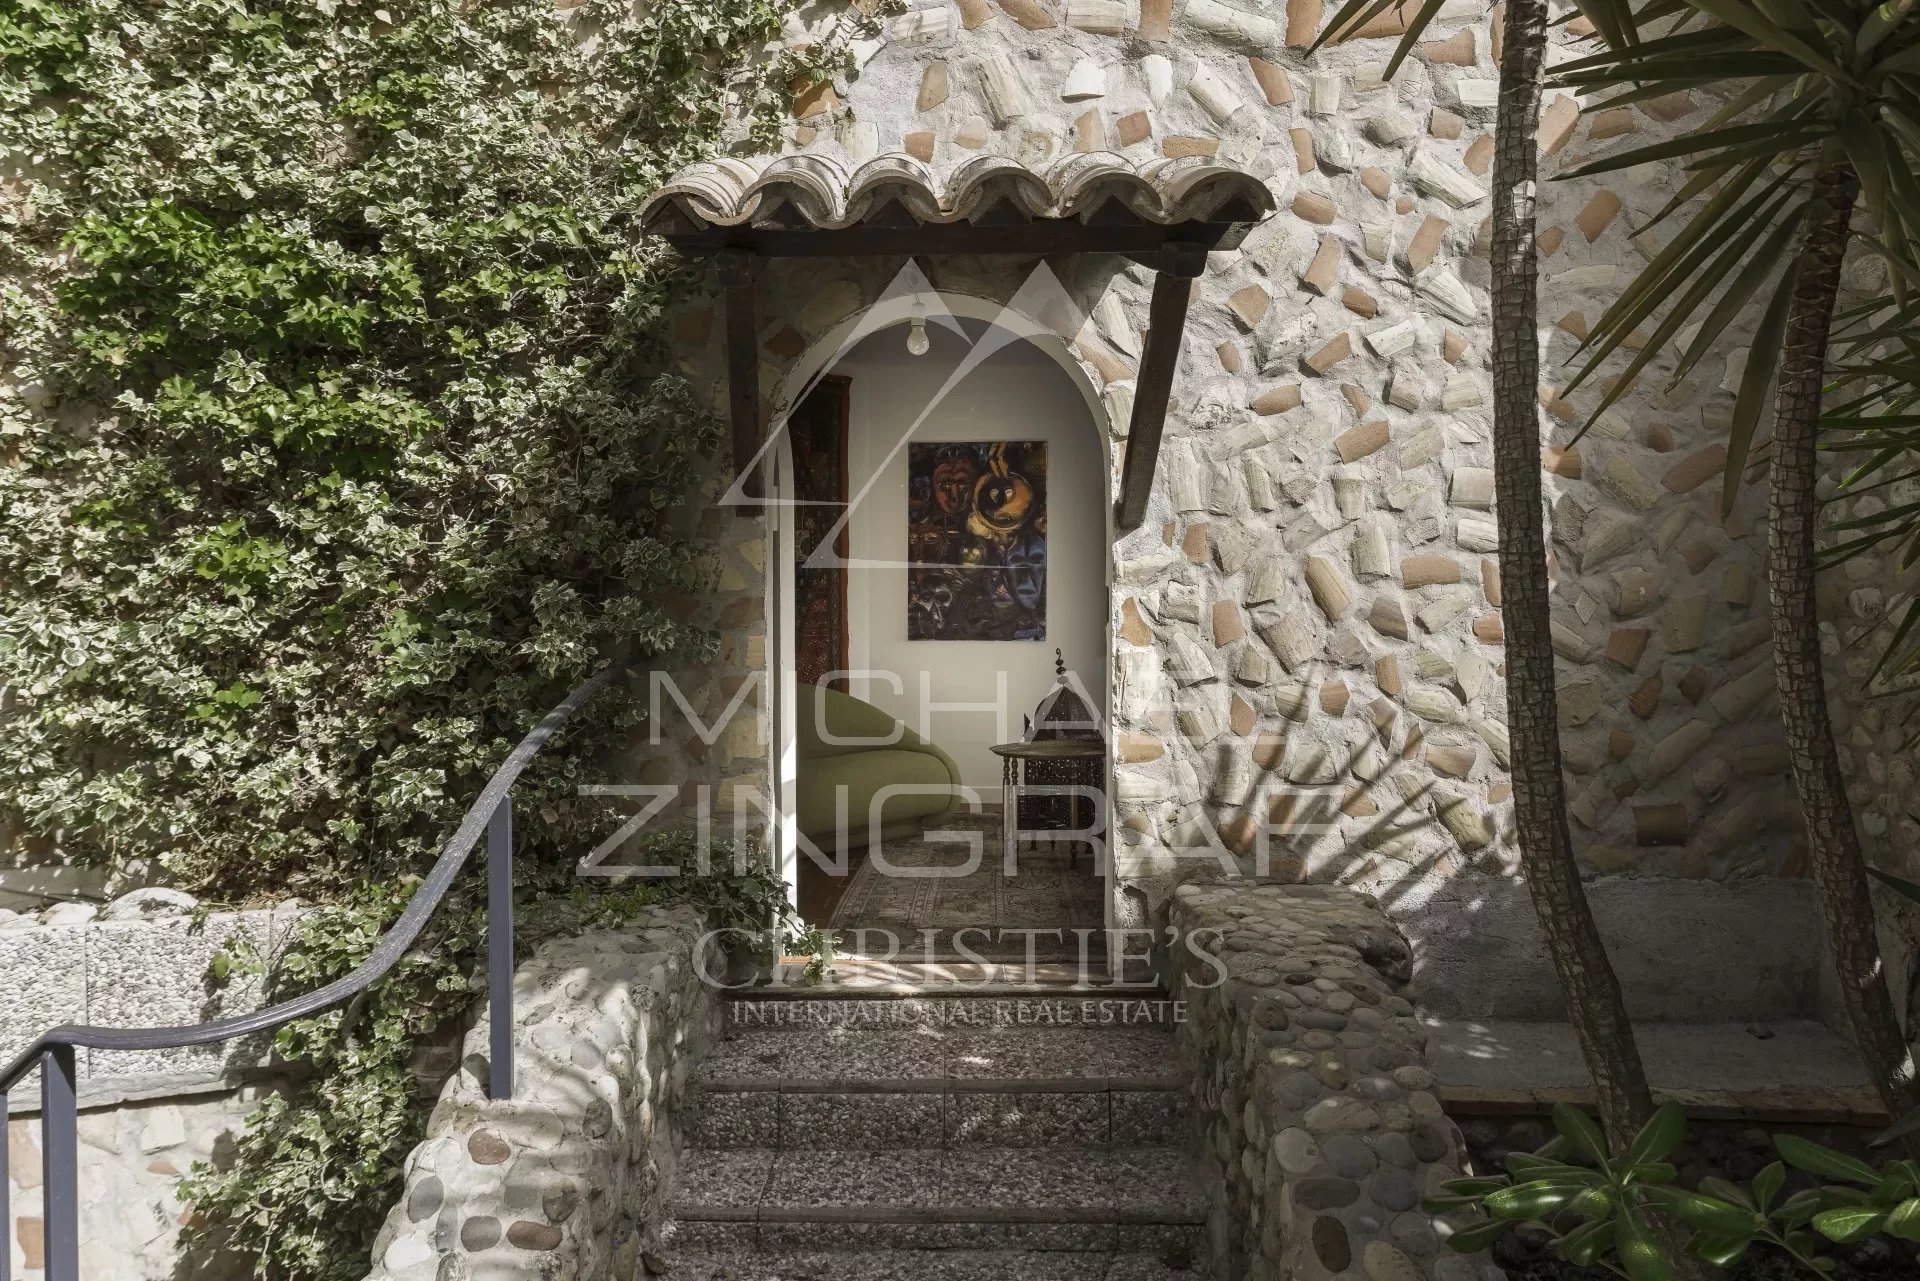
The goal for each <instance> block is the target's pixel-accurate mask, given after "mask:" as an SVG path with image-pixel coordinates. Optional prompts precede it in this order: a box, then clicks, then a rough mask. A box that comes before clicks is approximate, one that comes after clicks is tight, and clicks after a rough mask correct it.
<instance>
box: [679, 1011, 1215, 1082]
mask: <svg viewBox="0 0 1920 1281" xmlns="http://www.w3.org/2000/svg"><path fill="white" fill-rule="evenodd" d="M1183 1079H1184V1078H1183V1076H1182V1074H1181V1070H1180V1064H1179V1061H1178V1049H1177V1042H1176V1041H1175V1040H1174V1037H1173V1035H1172V1033H1171V1030H1170V1029H1169V1028H1167V1027H1165V1026H1159V1025H1148V1026H1144V1027H1062V1028H1056V1029H1054V1030H1052V1031H1046V1032H1035V1031H1032V1030H1030V1029H1027V1028H1023V1027H1005V1028H998V1027H989V1028H980V1027H973V1026H966V1027H960V1026H953V1025H948V1026H936V1025H931V1024H921V1025H915V1026H907V1027H893V1028H875V1029H872V1030H866V1031H862V1030H855V1029H853V1028H848V1027H824V1028H815V1029H813V1030H811V1031H807V1032H793V1031H769V1030H767V1029H765V1028H739V1027H733V1028H728V1029H725V1030H723V1032H722V1033H721V1037H720V1040H719V1041H718V1042H717V1043H716V1044H715V1045H714V1047H713V1048H712V1050H711V1051H709V1052H708V1054H707V1058H706V1061H705V1062H704V1063H702V1064H701V1066H700V1068H699V1069H698V1071H697V1073H696V1080H697V1081H699V1082H700V1083H701V1084H703V1085H706V1086H709V1087H714V1088H721V1089H745V1088H756V1087H757V1088H760V1089H769V1088H773V1087H781V1088H787V1087H799V1088H803V1089H809V1090H826V1089H834V1088H840V1089H848V1088H851V1089H860V1088H862V1087H863V1086H867V1087H886V1088H898V1084H897V1083H902V1082H907V1083H916V1082H917V1083H921V1085H920V1088H928V1089H931V1088H935V1087H936V1085H937V1084H938V1083H942V1082H950V1081H951V1082H964V1081H1027V1082H1051V1081H1061V1082H1072V1083H1074V1084H1075V1085H1084V1084H1086V1083H1089V1082H1103V1083H1105V1084H1106V1086H1107V1088H1113V1086H1114V1085H1115V1084H1116V1083H1117V1084H1120V1085H1122V1086H1124V1087H1126V1088H1136V1089H1137V1088H1175V1087H1177V1086H1178V1085H1179V1084H1180V1082H1181V1081H1182V1080H1183ZM1032 1088H1035V1089H1037V1088H1040V1087H1039V1086H1038V1085H1037V1084H1036V1085H1034V1086H1033V1087H1032ZM1067 1088H1072V1087H1071V1086H1069V1087H1067Z"/></svg>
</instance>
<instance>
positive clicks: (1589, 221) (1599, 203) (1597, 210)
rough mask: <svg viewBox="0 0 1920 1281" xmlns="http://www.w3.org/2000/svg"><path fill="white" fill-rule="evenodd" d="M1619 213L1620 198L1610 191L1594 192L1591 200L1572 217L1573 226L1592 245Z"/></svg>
mask: <svg viewBox="0 0 1920 1281" xmlns="http://www.w3.org/2000/svg"><path fill="white" fill-rule="evenodd" d="M1619 213H1620V197H1618V196H1616V195H1614V194H1613V193H1612V192H1611V191H1596V192H1594V193H1593V198H1592V199H1591V200H1589V201H1587V203H1586V204H1585V206H1583V207H1582V208H1581V210H1580V212H1579V213H1577V214H1575V215H1574V217H1573V225H1574V226H1576V227H1578V228H1580V234H1581V235H1583V236H1585V237H1586V238H1587V243H1588V244H1592V243H1593V242H1594V241H1596V240H1598V239H1599V238H1600V235H1601V233H1602V232H1604V231H1606V229H1607V228H1608V227H1609V226H1611V225H1612V224H1613V220H1614V219H1615V218H1616V217H1618V216H1619Z"/></svg>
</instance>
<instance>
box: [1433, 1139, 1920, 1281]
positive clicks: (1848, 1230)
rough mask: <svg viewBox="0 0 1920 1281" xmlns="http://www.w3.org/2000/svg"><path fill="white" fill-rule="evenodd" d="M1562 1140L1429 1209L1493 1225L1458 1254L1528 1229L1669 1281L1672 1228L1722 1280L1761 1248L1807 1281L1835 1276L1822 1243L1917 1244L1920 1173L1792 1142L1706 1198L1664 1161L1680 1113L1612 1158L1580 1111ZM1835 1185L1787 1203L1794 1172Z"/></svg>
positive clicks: (1590, 1263) (1674, 1143)
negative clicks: (1743, 1180) (1661, 1229)
mask: <svg viewBox="0 0 1920 1281" xmlns="http://www.w3.org/2000/svg"><path fill="white" fill-rule="evenodd" d="M1553 1124H1554V1129H1555V1130H1556V1131H1557V1133H1556V1134H1555V1135H1554V1137H1553V1138H1552V1139H1551V1140H1549V1141H1548V1142H1547V1144H1546V1145H1545V1146H1544V1147H1542V1148H1541V1149H1540V1150H1539V1151H1537V1152H1533V1153H1521V1152H1515V1153H1512V1154H1510V1155H1509V1156H1508V1157H1507V1168H1506V1171H1505V1172H1504V1173H1501V1174H1493V1175H1489V1176H1487V1177H1483V1178H1471V1179H1453V1180H1450V1181H1448V1182H1447V1183H1445V1184H1443V1185H1442V1195H1440V1196H1437V1197H1430V1198H1428V1200H1427V1201H1426V1203H1425V1206H1426V1209H1427V1211H1428V1213H1430V1214H1454V1213H1459V1212H1462V1211H1466V1212H1475V1213H1478V1214H1481V1215H1484V1216H1485V1217H1484V1218H1483V1219H1481V1220H1480V1221H1478V1222H1472V1223H1469V1224H1467V1225H1466V1226H1465V1227H1463V1228H1461V1229H1460V1230H1459V1231H1457V1232H1455V1233H1454V1234H1453V1235H1452V1236H1451V1237H1450V1238H1449V1239H1448V1243H1449V1244H1450V1245H1451V1246H1452V1247H1453V1248H1454V1249H1456V1250H1460V1251H1463V1252H1470V1251H1474V1250H1481V1249H1485V1248H1486V1247H1487V1246H1489V1245H1491V1244H1492V1243H1493V1242H1494V1241H1495V1240H1497V1239H1499V1238H1500V1237H1501V1236H1504V1235H1505V1234H1506V1233H1508V1232H1510V1231H1513V1230H1515V1229H1518V1228H1521V1227H1528V1228H1534V1229H1538V1230H1541V1231H1544V1232H1546V1233H1547V1234H1549V1235H1550V1236H1551V1237H1552V1238H1553V1242H1554V1253H1555V1254H1557V1255H1558V1256H1559V1257H1560V1258H1561V1259H1562V1260H1564V1261H1566V1262H1568V1263H1571V1264H1573V1265H1574V1266H1576V1267H1583V1268H1584V1267H1594V1266H1598V1267H1602V1268H1605V1269H1606V1270H1607V1271H1609V1272H1613V1273H1615V1274H1617V1275H1619V1276H1621V1277H1624V1278H1627V1281H1667V1279H1668V1278H1669V1277H1670V1276H1672V1275H1673V1271H1674V1269H1673V1260H1672V1258H1671V1257H1670V1256H1669V1254H1668V1252H1667V1250H1668V1247H1667V1246H1666V1245H1665V1244H1664V1243H1663V1238H1662V1236H1661V1235H1660V1234H1659V1233H1658V1232H1656V1231H1654V1230H1653V1225H1654V1224H1655V1223H1656V1222H1658V1221H1660V1220H1662V1219H1664V1220H1666V1221H1668V1222H1670V1223H1673V1224H1675V1225H1677V1226H1679V1227H1683V1228H1684V1229H1687V1230H1688V1231H1687V1232H1685V1233H1682V1234H1681V1235H1684V1236H1686V1243H1685V1247H1684V1248H1685V1250H1686V1252H1687V1254H1689V1255H1691V1256H1693V1257H1694V1258H1697V1259H1700V1260H1703V1261H1704V1262H1706V1263H1709V1264H1711V1265H1713V1266H1714V1267H1716V1268H1728V1267H1732V1266H1733V1265H1734V1264H1735V1263H1737V1262H1738V1261H1739V1260H1740V1259H1741V1258H1742V1257H1743V1256H1744V1255H1745V1254H1746V1253H1747V1251H1748V1250H1749V1249H1751V1248H1752V1247H1753V1245H1755V1244H1756V1243H1764V1244H1766V1245H1769V1246H1771V1247H1773V1248H1775V1249H1777V1250H1779V1251H1781V1252H1782V1253H1784V1254H1785V1255H1786V1256H1787V1257H1788V1258H1790V1259H1792V1260H1793V1261H1794V1262H1795V1263H1796V1264H1798V1265H1799V1266H1800V1267H1801V1268H1802V1269H1804V1270H1805V1271H1806V1272H1807V1273H1808V1274H1809V1275H1810V1276H1813V1277H1816V1278H1817V1277H1820V1276H1823V1275H1825V1274H1826V1273H1828V1272H1831V1271H1832V1270H1833V1268H1834V1266H1835V1264H1834V1261H1833V1259H1832V1258H1830V1257H1827V1256H1824V1255H1821V1254H1819V1253H1818V1251H1819V1250H1820V1249H1821V1247H1822V1243H1823V1242H1824V1241H1836V1242H1843V1243H1844V1242H1852V1241H1858V1240H1861V1239H1862V1238H1864V1237H1868V1236H1872V1235H1873V1234H1874V1233H1876V1232H1885V1233H1887V1234H1888V1235H1890V1236H1895V1237H1899V1238H1902V1239H1904V1240H1908V1241H1920V1163H1916V1162H1913V1161H1889V1162H1887V1163H1886V1164H1885V1165H1884V1166H1882V1167H1881V1168H1878V1169H1876V1168H1875V1167H1873V1166H1872V1165H1869V1164H1868V1163H1867V1162H1865V1161H1862V1160H1859V1159H1858V1158H1856V1157H1851V1156H1848V1155H1847V1154H1846V1153H1844V1152H1836V1151H1834V1150H1833V1149H1832V1148H1828V1147H1823V1146H1821V1145H1820V1144H1818V1143H1813V1142H1809V1141H1808V1140H1806V1139H1802V1138H1798V1137H1795V1136H1793V1135H1790V1134H1782V1135H1778V1136H1776V1137H1775V1138H1774V1146H1775V1148H1776V1149H1777V1150H1778V1151H1779V1153H1780V1157H1781V1160H1780V1161H1776V1162H1774V1163H1773V1164H1771V1165H1769V1166H1767V1167H1766V1168H1765V1169H1763V1170H1761V1171H1760V1172H1759V1173H1758V1174H1757V1175H1755V1176H1754V1178H1753V1182H1752V1183H1751V1185H1749V1186H1746V1187H1742V1186H1740V1185H1737V1184H1734V1183H1730V1182H1728V1181H1726V1180H1724V1179H1719V1178H1708V1179H1704V1180H1702V1181H1701V1185H1700V1187H1699V1189H1698V1190H1689V1189H1686V1188H1681V1187H1677V1186H1675V1184H1674V1180H1675V1178H1676V1177H1677V1176H1678V1172H1677V1171H1676V1170H1675V1168H1674V1167H1673V1165H1672V1164H1671V1163H1670V1162H1669V1161H1668V1159H1667V1158H1669V1157H1671V1156H1672V1155H1673V1153H1674V1152H1675V1151H1676V1150H1677V1149H1678V1148H1679V1147H1680V1144H1681V1142H1682V1140H1683V1139H1684V1138H1685V1136H1686V1128H1687V1127H1686V1117H1685V1115H1684V1114H1683V1113H1682V1111H1681V1110H1680V1108H1679V1107H1678V1106H1677V1105H1675V1104H1671V1103H1669V1104H1667V1105H1666V1106H1664V1107H1662V1108H1660V1109H1659V1110H1657V1111H1656V1112H1655V1113H1654V1115H1653V1116H1652V1118H1651V1119H1649V1120H1648V1122H1647V1123H1646V1125H1645V1126H1643V1127H1642V1128H1641V1130H1640V1133H1639V1134H1637V1135H1636V1136H1634V1140H1633V1142H1632V1143H1631V1144H1630V1145H1629V1146H1628V1148H1627V1151H1625V1152H1624V1153H1621V1154H1619V1155H1618V1156H1615V1155H1613V1154H1610V1153H1609V1152H1608V1150H1607V1145H1606V1140H1605V1138H1604V1137H1602V1135H1601V1133H1600V1127H1599V1126H1597V1125H1595V1124H1594V1122H1593V1119H1592V1118H1591V1117H1589V1116H1587V1114H1586V1113H1584V1112H1582V1111H1580V1110H1579V1109H1578V1108H1574V1107H1570V1106H1568V1105H1566V1104H1564V1103H1563V1104H1560V1105H1559V1106H1558V1107H1556V1108H1554V1110H1553ZM1788 1166H1792V1167H1793V1168H1794V1169H1797V1170H1800V1171H1803V1172H1805V1173H1806V1174H1809V1175H1812V1176H1814V1177H1815V1178H1817V1179H1823V1180H1830V1181H1831V1182H1829V1183H1827V1184H1825V1185H1822V1186H1815V1187H1806V1188H1803V1189H1801V1190H1800V1191H1798V1192H1795V1193H1794V1194H1793V1195H1791V1196H1787V1197H1784V1198H1783V1197H1782V1196H1781V1193H1782V1192H1783V1191H1785V1189H1786V1184H1787V1167H1788Z"/></svg>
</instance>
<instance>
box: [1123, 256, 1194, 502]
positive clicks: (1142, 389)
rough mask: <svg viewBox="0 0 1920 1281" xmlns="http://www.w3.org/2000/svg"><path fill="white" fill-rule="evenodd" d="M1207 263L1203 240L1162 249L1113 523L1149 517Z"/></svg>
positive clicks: (1150, 306) (1134, 385)
mask: <svg viewBox="0 0 1920 1281" xmlns="http://www.w3.org/2000/svg"><path fill="white" fill-rule="evenodd" d="M1206 265H1207V251H1206V248H1205V246H1203V245H1195V244H1177V245H1167V246H1165V247H1164V248H1163V249H1161V251H1160V260H1159V263H1158V268H1159V274H1158V275H1156V276H1155V277H1154V278H1153V301H1152V303H1151V304H1150V305H1149V307H1148V312H1147V347H1146V350H1145V351H1143V352H1142V353H1141V354H1140V372H1139V374H1138V376H1137V377H1136V378H1135V379H1134V384H1133V422H1132V423H1131V425H1130V426H1129V427H1128V429H1127V462H1126V467H1125V469H1124V470H1123V471H1122V473H1121V476H1120V498H1119V501H1118V502H1116V503H1115V504H1114V514H1113V523H1114V526H1115V528H1116V529H1118V530H1119V531H1120V532H1122V533H1125V532H1126V531H1128V530H1132V529H1138V528H1139V527H1140V522H1141V521H1143V520H1145V519H1146V517H1147V496H1148V495H1149V494H1151V493H1152V492H1153V473H1154V468H1155V467H1156V466H1157V465H1158V463H1159V461H1160V436H1161V433H1162V432H1163V431H1164V430H1165V429H1166V425H1167V399H1168V397H1169V396H1170V395H1172V393H1173V373H1174V369H1175V367H1176V366H1178V365H1179V363H1180V342H1181V339H1182V337H1183V336H1184V335H1185V333H1186V328H1187V301H1188V299H1189V298H1191V297H1192V295H1193V281H1194V280H1195V278H1196V277H1198V276H1199V275H1200V273H1201V271H1202V270H1204V269H1205V267H1206Z"/></svg>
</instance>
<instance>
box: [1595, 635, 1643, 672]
mask: <svg viewBox="0 0 1920 1281" xmlns="http://www.w3.org/2000/svg"><path fill="white" fill-rule="evenodd" d="M1652 635H1653V633H1652V632H1650V631H1648V630H1647V629H1646V628H1644V627H1616V628H1614V629H1613V631H1612V632H1611V633H1609V634H1608V636H1607V650H1606V656H1607V660H1608V661H1609V662H1612V663H1615V664H1617V665H1619V666H1621V667H1624V668H1626V669H1627V670H1628V671H1632V670H1633V669H1634V668H1636V667H1638V666H1640V656H1641V655H1642V654H1644V653H1645V652H1646V649H1647V641H1648V639H1649V638H1650V637H1651V636H1652Z"/></svg>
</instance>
